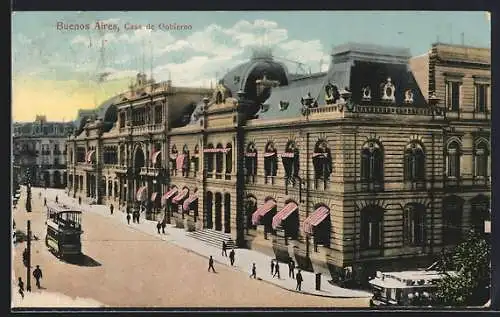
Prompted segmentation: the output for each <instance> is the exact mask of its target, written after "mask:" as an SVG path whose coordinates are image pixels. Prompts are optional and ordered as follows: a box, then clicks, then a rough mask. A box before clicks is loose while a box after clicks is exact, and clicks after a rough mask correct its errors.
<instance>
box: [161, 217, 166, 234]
mask: <svg viewBox="0 0 500 317" xmlns="http://www.w3.org/2000/svg"><path fill="white" fill-rule="evenodd" d="M166 227H167V220H166V219H163V221H162V222H161V230H162V233H163V234H165V228H166Z"/></svg>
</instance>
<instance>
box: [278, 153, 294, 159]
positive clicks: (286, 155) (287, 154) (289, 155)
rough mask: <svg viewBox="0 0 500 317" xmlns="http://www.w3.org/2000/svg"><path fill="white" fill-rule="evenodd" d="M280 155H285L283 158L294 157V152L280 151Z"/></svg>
mask: <svg viewBox="0 0 500 317" xmlns="http://www.w3.org/2000/svg"><path fill="white" fill-rule="evenodd" d="M281 157H285V158H294V157H295V153H294V152H285V153H281Z"/></svg>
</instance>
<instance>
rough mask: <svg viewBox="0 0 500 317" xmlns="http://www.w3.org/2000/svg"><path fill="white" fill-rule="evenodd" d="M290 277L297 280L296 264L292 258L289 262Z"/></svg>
mask: <svg viewBox="0 0 500 317" xmlns="http://www.w3.org/2000/svg"><path fill="white" fill-rule="evenodd" d="M288 277H291V278H295V262H294V261H293V259H292V258H290V262H288Z"/></svg>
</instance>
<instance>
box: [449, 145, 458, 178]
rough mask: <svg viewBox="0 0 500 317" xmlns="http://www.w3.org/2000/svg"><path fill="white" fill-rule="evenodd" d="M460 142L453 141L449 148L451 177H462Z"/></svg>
mask: <svg viewBox="0 0 500 317" xmlns="http://www.w3.org/2000/svg"><path fill="white" fill-rule="evenodd" d="M460 152H461V151H460V144H459V143H458V142H457V141H451V142H450V143H449V144H448V148H447V154H448V155H447V157H446V160H447V164H446V165H447V171H448V173H447V175H448V177H449V178H459V177H460V154H461V153H460Z"/></svg>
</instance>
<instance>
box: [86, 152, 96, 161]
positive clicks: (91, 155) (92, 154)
mask: <svg viewBox="0 0 500 317" xmlns="http://www.w3.org/2000/svg"><path fill="white" fill-rule="evenodd" d="M94 159H95V150H91V151H88V152H87V159H86V161H87V163H92V160H94Z"/></svg>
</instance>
